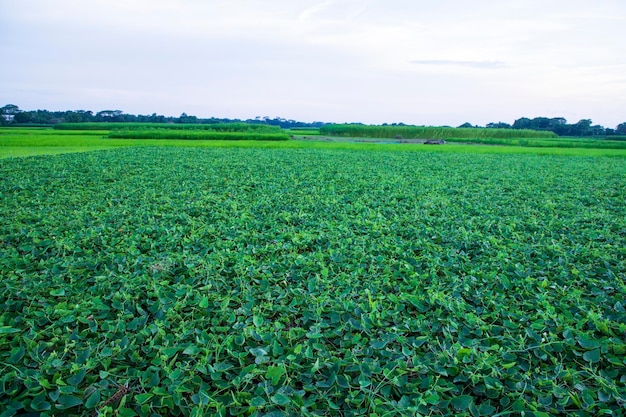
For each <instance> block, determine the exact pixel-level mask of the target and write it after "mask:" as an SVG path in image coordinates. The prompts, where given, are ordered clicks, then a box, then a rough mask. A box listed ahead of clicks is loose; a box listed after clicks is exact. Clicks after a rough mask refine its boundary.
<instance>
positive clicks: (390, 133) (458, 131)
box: [320, 124, 556, 139]
mask: <svg viewBox="0 0 626 417" xmlns="http://www.w3.org/2000/svg"><path fill="white" fill-rule="evenodd" d="M320 134H322V135H329V136H340V137H361V138H394V137H396V136H400V137H402V138H404V139H418V138H423V139H454V138H494V139H498V138H553V137H556V134H555V133H553V132H538V131H534V130H511V129H484V128H459V127H457V128H454V127H432V126H404V125H384V126H377V125H361V124H345V125H326V126H322V127H321V128H320Z"/></svg>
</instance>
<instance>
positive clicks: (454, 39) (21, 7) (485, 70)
mask: <svg viewBox="0 0 626 417" xmlns="http://www.w3.org/2000/svg"><path fill="white" fill-rule="evenodd" d="M624 22H626V1H624V0H593V1H591V0H473V1H471V2H470V1H466V0H438V1H433V0H428V1H426V0H412V1H409V0H358V1H357V0H284V1H279V0H263V1H261V0H257V1H252V0H176V1H174V0H107V1H103V0H89V1H86V0H55V1H50V0H19V1H16V0H0V106H3V105H5V104H15V105H17V106H19V107H20V109H22V110H36V109H46V110H55V111H60V110H92V111H94V112H97V111H100V110H122V111H124V112H125V113H131V114H152V113H157V114H163V115H165V116H179V115H180V114H181V113H183V112H185V113H187V114H189V115H195V116H198V117H223V118H239V119H248V118H255V117H270V118H274V117H282V118H285V119H293V120H299V121H305V122H313V121H323V122H338V123H342V122H361V123H367V124H380V123H400V122H401V123H407V124H417V125H449V126H458V125H460V124H462V123H465V122H469V123H472V124H476V125H485V124H486V123H490V122H499V121H502V122H507V123H513V121H514V120H515V119H518V118H520V117H530V118H532V117H540V116H542V117H565V118H566V119H567V120H568V122H569V123H575V122H577V121H578V120H580V119H592V120H593V122H594V124H600V125H603V126H605V127H615V126H616V125H618V124H620V123H623V122H625V121H626V24H624Z"/></svg>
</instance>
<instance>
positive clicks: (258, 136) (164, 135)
mask: <svg viewBox="0 0 626 417" xmlns="http://www.w3.org/2000/svg"><path fill="white" fill-rule="evenodd" d="M109 138H112V139H193V140H272V141H274V140H289V135H288V134H287V133H284V132H278V133H263V130H257V131H249V132H245V131H213V130H191V129H190V130H172V129H145V130H135V129H131V130H112V131H111V133H109Z"/></svg>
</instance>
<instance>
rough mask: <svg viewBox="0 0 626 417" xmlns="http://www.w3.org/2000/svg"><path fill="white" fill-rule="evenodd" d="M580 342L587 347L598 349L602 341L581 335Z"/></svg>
mask: <svg viewBox="0 0 626 417" xmlns="http://www.w3.org/2000/svg"><path fill="white" fill-rule="evenodd" d="M578 344H579V345H580V346H582V347H583V348H585V349H597V348H599V347H600V341H598V340H595V339H591V338H588V337H587V336H581V337H579V338H578Z"/></svg>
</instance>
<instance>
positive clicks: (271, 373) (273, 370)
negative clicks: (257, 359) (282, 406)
mask: <svg viewBox="0 0 626 417" xmlns="http://www.w3.org/2000/svg"><path fill="white" fill-rule="evenodd" d="M284 373H285V369H284V368H283V367H282V366H269V367H268V368H267V372H266V373H265V378H267V379H271V381H272V385H278V382H279V381H280V378H281V377H282V376H283V374H284Z"/></svg>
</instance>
